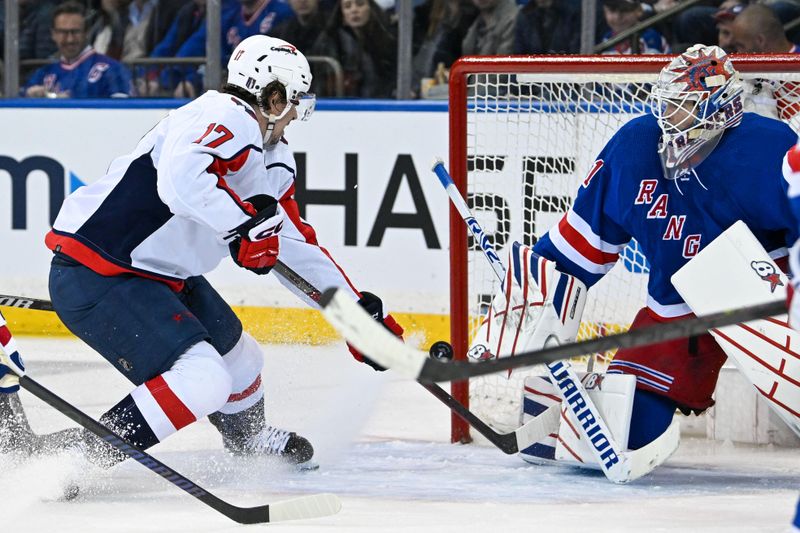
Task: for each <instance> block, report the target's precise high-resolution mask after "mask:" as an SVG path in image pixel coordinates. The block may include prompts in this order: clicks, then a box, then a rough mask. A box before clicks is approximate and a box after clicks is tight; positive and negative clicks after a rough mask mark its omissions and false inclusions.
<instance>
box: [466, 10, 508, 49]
mask: <svg viewBox="0 0 800 533" xmlns="http://www.w3.org/2000/svg"><path fill="white" fill-rule="evenodd" d="M472 1H473V3H474V4H475V7H477V8H478V16H477V18H476V19H475V21H474V22H473V23H472V25H471V26H470V27H469V30H468V31H467V35H466V36H465V37H464V41H463V42H462V43H461V51H462V52H463V53H464V55H482V56H486V55H503V54H510V53H511V52H512V50H513V49H514V25H515V23H516V20H517V12H518V11H519V10H518V8H517V3H516V2H515V1H514V0H472Z"/></svg>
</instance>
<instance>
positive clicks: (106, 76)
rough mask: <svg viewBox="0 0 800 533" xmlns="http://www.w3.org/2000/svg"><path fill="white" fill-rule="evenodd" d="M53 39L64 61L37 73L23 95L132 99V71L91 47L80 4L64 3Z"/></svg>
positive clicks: (55, 17)
mask: <svg viewBox="0 0 800 533" xmlns="http://www.w3.org/2000/svg"><path fill="white" fill-rule="evenodd" d="M51 34H52V37H53V41H55V43H56V46H57V47H58V52H59V54H60V55H61V58H60V60H59V61H58V62H56V63H53V64H51V65H47V66H45V67H42V68H40V69H39V70H37V71H36V72H35V73H34V74H33V76H32V77H31V79H30V80H28V83H27V85H25V87H23V88H22V90H21V91H20V92H21V94H22V95H24V96H28V97H33V98H42V97H51V98H103V97H109V96H128V95H130V93H131V92H132V91H131V79H130V75H129V73H128V71H127V70H126V69H125V67H123V66H122V65H121V64H120V63H118V62H117V61H115V60H113V59H111V58H110V57H107V56H104V55H102V54H98V53H97V52H95V50H94V49H93V48H92V47H91V46H87V44H86V43H87V34H86V13H85V10H84V8H83V6H82V5H81V4H79V3H77V2H73V1H68V2H64V3H63V4H60V5H59V6H58V7H56V9H55V10H54V11H53V28H52V32H51Z"/></svg>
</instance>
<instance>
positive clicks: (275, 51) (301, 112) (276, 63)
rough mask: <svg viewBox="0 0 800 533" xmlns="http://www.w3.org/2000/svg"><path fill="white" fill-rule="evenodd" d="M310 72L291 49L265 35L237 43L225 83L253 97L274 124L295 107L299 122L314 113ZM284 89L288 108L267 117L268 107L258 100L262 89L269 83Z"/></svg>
mask: <svg viewBox="0 0 800 533" xmlns="http://www.w3.org/2000/svg"><path fill="white" fill-rule="evenodd" d="M311 79H312V76H311V69H310V68H309V66H308V60H307V59H306V56H304V55H303V53H302V52H301V51H300V50H298V49H297V48H296V47H295V46H294V45H292V44H289V43H287V42H286V41H284V40H282V39H276V38H275V37H269V36H267V35H253V36H252V37H248V38H247V39H245V40H243V41H242V42H240V43H239V46H237V47H236V48H235V49H234V51H233V53H232V54H231V58H230V59H229V60H228V80H227V81H228V83H229V84H231V85H235V86H237V87H240V88H242V89H244V90H245V91H247V92H249V93H250V94H252V95H253V96H255V97H256V99H257V101H258V105H259V107H260V108H261V113H262V114H263V115H264V116H265V117H267V118H269V119H270V121H271V122H272V121H274V120H277V119H278V118H280V117H282V116H283V115H285V114H286V113H287V112H288V111H289V109H291V107H292V106H294V107H297V116H298V118H299V119H300V120H308V118H309V117H310V116H311V113H313V111H314V106H315V104H316V98H315V97H314V95H313V94H310V93H309V92H308V91H309V89H310V88H311ZM276 80H277V81H279V82H280V83H281V84H283V86H284V87H285V88H286V100H287V103H288V105H287V106H286V109H285V110H284V111H283V113H281V115H280V116H279V117H275V116H270V115H269V114H268V113H267V112H266V110H267V109H268V108H269V105H268V104H267V103H266V102H264V101H263V99H262V91H263V89H264V88H265V87H266V86H267V85H269V84H270V83H271V82H273V81H276Z"/></svg>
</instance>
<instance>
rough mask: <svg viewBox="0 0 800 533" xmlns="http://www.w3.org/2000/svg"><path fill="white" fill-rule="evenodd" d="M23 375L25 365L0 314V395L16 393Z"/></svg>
mask: <svg viewBox="0 0 800 533" xmlns="http://www.w3.org/2000/svg"><path fill="white" fill-rule="evenodd" d="M23 375H25V365H24V364H23V363H22V356H21V355H20V354H19V351H18V350H17V343H16V341H15V340H14V337H12V336H11V332H10V331H9V330H8V326H6V321H5V319H4V318H3V315H2V314H0V394H1V393H10V392H17V391H18V390H19V378H20V376H23Z"/></svg>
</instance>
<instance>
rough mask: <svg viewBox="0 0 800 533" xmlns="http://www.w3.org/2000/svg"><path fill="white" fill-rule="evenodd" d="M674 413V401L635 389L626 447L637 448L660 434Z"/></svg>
mask: <svg viewBox="0 0 800 533" xmlns="http://www.w3.org/2000/svg"><path fill="white" fill-rule="evenodd" d="M674 414H675V402H673V401H672V400H670V399H669V398H667V397H666V396H662V395H660V394H655V393H653V392H650V391H646V390H642V389H637V390H636V392H635V393H634V396H633V415H632V416H631V430H630V435H629V436H628V448H629V449H631V450H638V449H639V448H642V447H644V446H646V445H648V444H650V443H651V442H653V441H654V440H656V438H658V436H659V435H662V434H663V433H664V432H665V431H666V430H667V428H668V427H669V425H670V424H671V423H672V418H673V416H674Z"/></svg>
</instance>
